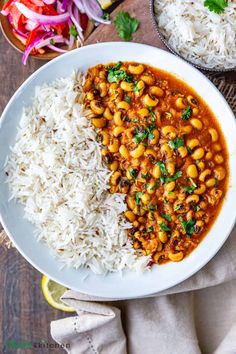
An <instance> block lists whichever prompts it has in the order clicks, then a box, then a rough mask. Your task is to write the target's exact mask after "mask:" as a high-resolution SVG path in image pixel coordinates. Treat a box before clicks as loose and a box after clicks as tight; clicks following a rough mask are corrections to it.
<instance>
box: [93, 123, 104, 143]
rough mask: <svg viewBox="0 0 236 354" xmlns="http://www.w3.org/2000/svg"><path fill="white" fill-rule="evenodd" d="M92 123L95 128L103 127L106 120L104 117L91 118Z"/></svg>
mask: <svg viewBox="0 0 236 354" xmlns="http://www.w3.org/2000/svg"><path fill="white" fill-rule="evenodd" d="M92 124H93V125H94V127H96V128H104V127H105V126H106V124H107V120H106V118H93V119H92ZM104 145H105V144H104Z"/></svg>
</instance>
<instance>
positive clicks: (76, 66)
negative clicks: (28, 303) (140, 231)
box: [0, 42, 236, 298]
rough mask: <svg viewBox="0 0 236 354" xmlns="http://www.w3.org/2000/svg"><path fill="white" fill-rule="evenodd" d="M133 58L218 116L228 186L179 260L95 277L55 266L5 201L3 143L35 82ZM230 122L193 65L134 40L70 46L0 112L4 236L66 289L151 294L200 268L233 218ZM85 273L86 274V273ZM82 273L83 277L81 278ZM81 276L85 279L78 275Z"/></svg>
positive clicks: (235, 175) (10, 139)
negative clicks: (213, 215) (198, 238)
mask: <svg viewBox="0 0 236 354" xmlns="http://www.w3.org/2000/svg"><path fill="white" fill-rule="evenodd" d="M119 60H121V61H137V62H143V63H146V64H150V65H153V66H156V67H157V68H161V69H164V70H166V71H169V72H171V73H173V74H175V75H176V76H177V77H179V78H181V79H183V80H184V81H185V82H186V83H188V84H189V85H190V86H192V87H193V88H194V89H195V90H196V91H197V92H198V94H199V95H200V96H201V97H203V98H204V99H205V101H206V102H207V103H208V104H209V106H210V107H211V109H212V110H213V112H214V113H215V115H216V117H217V118H218V120H219V122H220V124H221V126H222V129H223V132H224V134H225V137H226V141H227V144H228V150H229V153H230V188H229V190H228V193H227V196H226V199H225V202H224V204H223V207H222V210H221V212H220V215H219V216H218V218H217V220H216V222H215V224H214V226H213V227H212V228H211V230H210V232H209V233H208V235H207V236H206V238H205V239H204V240H203V241H202V242H201V244H200V245H199V246H198V248H197V249H196V250H195V251H194V252H193V253H192V254H191V255H190V256H189V257H187V258H186V259H184V260H183V261H182V262H180V263H168V264H166V265H162V266H153V268H152V269H151V271H147V272H145V273H143V274H137V273H135V272H126V273H125V274H124V276H123V277H121V276H120V275H118V274H108V275H107V276H97V275H94V274H93V273H92V272H89V271H88V270H74V269H63V270H60V264H59V263H58V261H56V260H55V259H53V258H52V256H51V255H50V253H49V251H48V249H47V248H46V247H45V245H44V244H41V243H37V242H36V240H35V238H34V236H33V226H32V225H31V224H30V223H29V222H27V221H26V220H25V219H23V209H22V207H21V206H20V205H18V204H16V203H15V202H14V201H11V202H8V197H9V191H8V185H7V184H6V183H4V181H5V179H6V176H5V174H4V167H3V165H4V162H5V159H6V156H7V155H8V154H9V152H10V150H9V146H10V145H12V144H13V143H14V139H15V135H16V130H17V125H18V123H19V120H20V117H21V112H22V107H23V106H25V105H29V104H30V103H31V99H32V96H33V93H34V88H35V86H37V85H42V84H43V83H45V82H50V81H52V80H55V79H56V78H58V77H62V76H69V75H71V73H72V71H73V70H83V71H86V69H87V68H88V67H90V66H93V65H96V64H98V63H104V64H105V63H109V62H111V61H119ZM235 137H236V124H235V119H234V115H233V113H232V111H231V109H230V108H229V106H228V104H227V102H226V101H225V99H224V98H223V96H222V95H221V94H220V92H219V91H218V90H217V89H216V88H215V86H214V85H213V84H212V83H211V82H210V81H209V80H208V79H207V78H206V77H205V76H204V75H203V74H201V73H200V72H199V71H198V70H197V69H195V68H193V67H192V66H191V65H189V64H187V63H186V62H185V61H183V60H181V59H180V58H177V57H175V56H174V55H172V54H170V53H167V52H165V51H163V50H160V49H157V48H154V47H151V46H146V45H142V44H135V43H121V42H112V43H101V44H95V45H91V46H86V47H83V48H81V49H78V50H73V51H71V52H69V53H68V54H65V55H62V56H60V57H59V58H56V59H54V60H52V61H51V62H49V63H48V64H46V65H44V66H43V67H42V68H41V69H39V70H37V71H36V72H35V73H34V74H33V75H31V77H30V78H29V79H28V80H26V82H25V83H24V84H23V85H22V86H21V87H20V88H19V89H18V90H17V91H16V93H15V94H14V96H13V97H12V98H11V100H10V102H9V103H8V105H7V107H6V109H5V111H4V112H3V115H2V118H1V125H0V151H1V154H0V216H1V223H2V224H3V226H4V228H5V230H6V232H7V234H8V235H9V237H10V238H11V240H12V241H13V242H14V244H15V246H16V247H17V248H18V250H19V251H20V252H21V254H22V255H23V256H24V257H25V258H26V259H27V260H28V261H29V262H30V263H31V264H32V265H33V266H34V267H35V268H37V269H38V270H39V271H40V272H42V273H44V274H46V275H48V276H49V277H50V278H51V279H53V280H55V281H57V282H58V283H61V284H63V285H65V286H67V287H68V288H71V289H74V290H78V291H80V292H84V293H87V294H91V295H97V296H103V297H111V298H132V297H139V296H145V295H148V294H152V293H155V292H158V291H161V290H164V289H167V288H169V287H172V286H174V285H176V284H178V283H180V282H182V281H183V280H185V279H187V278H188V277H190V276H191V275H193V274H194V273H195V272H197V271H198V270H199V269H200V268H202V267H203V266H204V265H205V264H206V263H207V262H208V261H209V260H210V259H211V258H212V257H213V256H214V255H215V254H216V252H217V251H218V250H219V249H220V247H221V246H222V245H223V243H224V242H225V240H226V239H227V237H228V236H229V234H230V231H231V230H232V228H233V225H234V222H235V217H236V208H235V202H236V168H235V166H236V144H235ZM88 274H89V275H88ZM86 275H88V276H87V277H86ZM85 277H86V279H84V278H85Z"/></svg>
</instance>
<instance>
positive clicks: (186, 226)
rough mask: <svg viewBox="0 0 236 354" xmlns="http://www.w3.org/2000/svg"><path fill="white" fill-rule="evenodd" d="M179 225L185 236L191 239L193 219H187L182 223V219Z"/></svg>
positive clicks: (194, 222) (194, 221)
mask: <svg viewBox="0 0 236 354" xmlns="http://www.w3.org/2000/svg"><path fill="white" fill-rule="evenodd" d="M180 222H181V225H182V227H183V229H184V231H185V232H186V234H187V235H188V236H189V237H191V236H192V234H193V233H194V225H195V224H196V220H195V219H189V220H187V221H184V220H183V219H182V218H181V219H180Z"/></svg>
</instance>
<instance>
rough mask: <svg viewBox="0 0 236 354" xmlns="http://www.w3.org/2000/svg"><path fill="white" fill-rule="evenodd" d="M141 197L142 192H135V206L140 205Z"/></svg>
mask: <svg viewBox="0 0 236 354" xmlns="http://www.w3.org/2000/svg"><path fill="white" fill-rule="evenodd" d="M142 195H143V193H142V192H137V193H136V194H135V202H136V204H137V205H140V202H141V197H142Z"/></svg>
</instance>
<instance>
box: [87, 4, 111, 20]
mask: <svg viewBox="0 0 236 354" xmlns="http://www.w3.org/2000/svg"><path fill="white" fill-rule="evenodd" d="M82 4H83V6H84V9H85V12H86V14H87V15H88V17H89V18H90V19H92V20H94V21H96V22H98V23H103V24H105V25H109V24H110V23H111V21H108V20H104V19H103V18H101V17H99V16H98V15H97V13H95V11H94V8H92V5H91V3H90V1H89V0H82ZM93 6H94V4H93Z"/></svg>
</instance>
